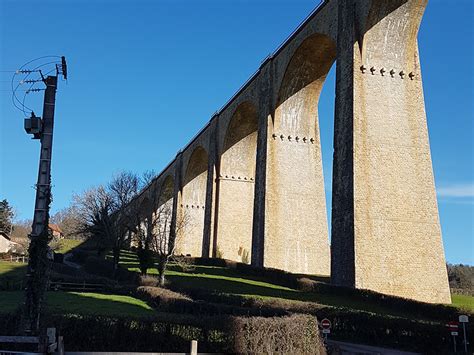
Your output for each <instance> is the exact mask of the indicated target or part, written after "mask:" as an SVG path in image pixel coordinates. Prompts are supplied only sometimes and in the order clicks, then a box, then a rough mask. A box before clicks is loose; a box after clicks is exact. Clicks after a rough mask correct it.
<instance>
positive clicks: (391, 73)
mask: <svg viewBox="0 0 474 355" xmlns="http://www.w3.org/2000/svg"><path fill="white" fill-rule="evenodd" d="M394 74H395V70H393V69H392V70H390V76H391V77H392V78H393V75H394Z"/></svg>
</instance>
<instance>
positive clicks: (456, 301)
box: [451, 294, 474, 312]
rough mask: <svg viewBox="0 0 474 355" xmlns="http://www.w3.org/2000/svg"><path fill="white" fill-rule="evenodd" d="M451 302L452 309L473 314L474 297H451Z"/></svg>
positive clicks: (454, 295)
mask: <svg viewBox="0 0 474 355" xmlns="http://www.w3.org/2000/svg"><path fill="white" fill-rule="evenodd" d="M451 301H452V304H453V306H454V307H456V308H460V309H465V310H467V311H470V312H474V297H472V296H465V295H456V294H453V295H451Z"/></svg>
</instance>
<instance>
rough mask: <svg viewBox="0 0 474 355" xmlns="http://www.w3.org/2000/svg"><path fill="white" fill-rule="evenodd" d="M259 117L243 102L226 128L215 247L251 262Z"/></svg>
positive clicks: (221, 159)
mask: <svg viewBox="0 0 474 355" xmlns="http://www.w3.org/2000/svg"><path fill="white" fill-rule="evenodd" d="M257 130H258V117H257V110H256V108H255V106H254V105H253V104H252V103H250V102H244V103H242V104H240V105H239V106H238V107H237V109H236V110H235V112H234V114H233V116H232V118H231V120H230V122H229V124H228V126H227V130H226V134H225V137H224V142H223V148H222V153H221V156H220V163H219V178H218V183H217V188H216V190H217V191H218V193H217V203H216V205H217V209H218V210H217V213H216V214H217V228H216V236H217V237H216V238H215V248H214V249H215V250H216V251H219V253H220V254H221V257H224V258H226V259H231V260H236V261H242V262H249V261H250V252H251V250H252V221H253V205H254V187H255V184H254V182H255V165H256V155H257Z"/></svg>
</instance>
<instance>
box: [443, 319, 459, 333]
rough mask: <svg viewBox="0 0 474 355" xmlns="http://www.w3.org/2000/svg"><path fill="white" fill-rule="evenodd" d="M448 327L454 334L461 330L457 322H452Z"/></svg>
mask: <svg viewBox="0 0 474 355" xmlns="http://www.w3.org/2000/svg"><path fill="white" fill-rule="evenodd" d="M446 326H447V327H448V328H449V330H451V331H452V332H455V331H457V330H458V328H459V323H458V322H455V321H451V322H448V324H446Z"/></svg>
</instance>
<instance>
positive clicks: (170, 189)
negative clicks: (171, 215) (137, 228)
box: [158, 175, 174, 207]
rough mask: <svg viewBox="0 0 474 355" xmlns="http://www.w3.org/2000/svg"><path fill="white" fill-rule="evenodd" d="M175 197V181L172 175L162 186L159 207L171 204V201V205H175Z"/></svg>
mask: <svg viewBox="0 0 474 355" xmlns="http://www.w3.org/2000/svg"><path fill="white" fill-rule="evenodd" d="M173 196H174V179H173V177H172V176H171V175H168V176H167V177H166V178H165V179H164V181H163V183H162V184H161V188H160V196H159V198H158V207H160V206H161V205H163V204H169V203H170V201H171V205H172V204H173Z"/></svg>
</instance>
